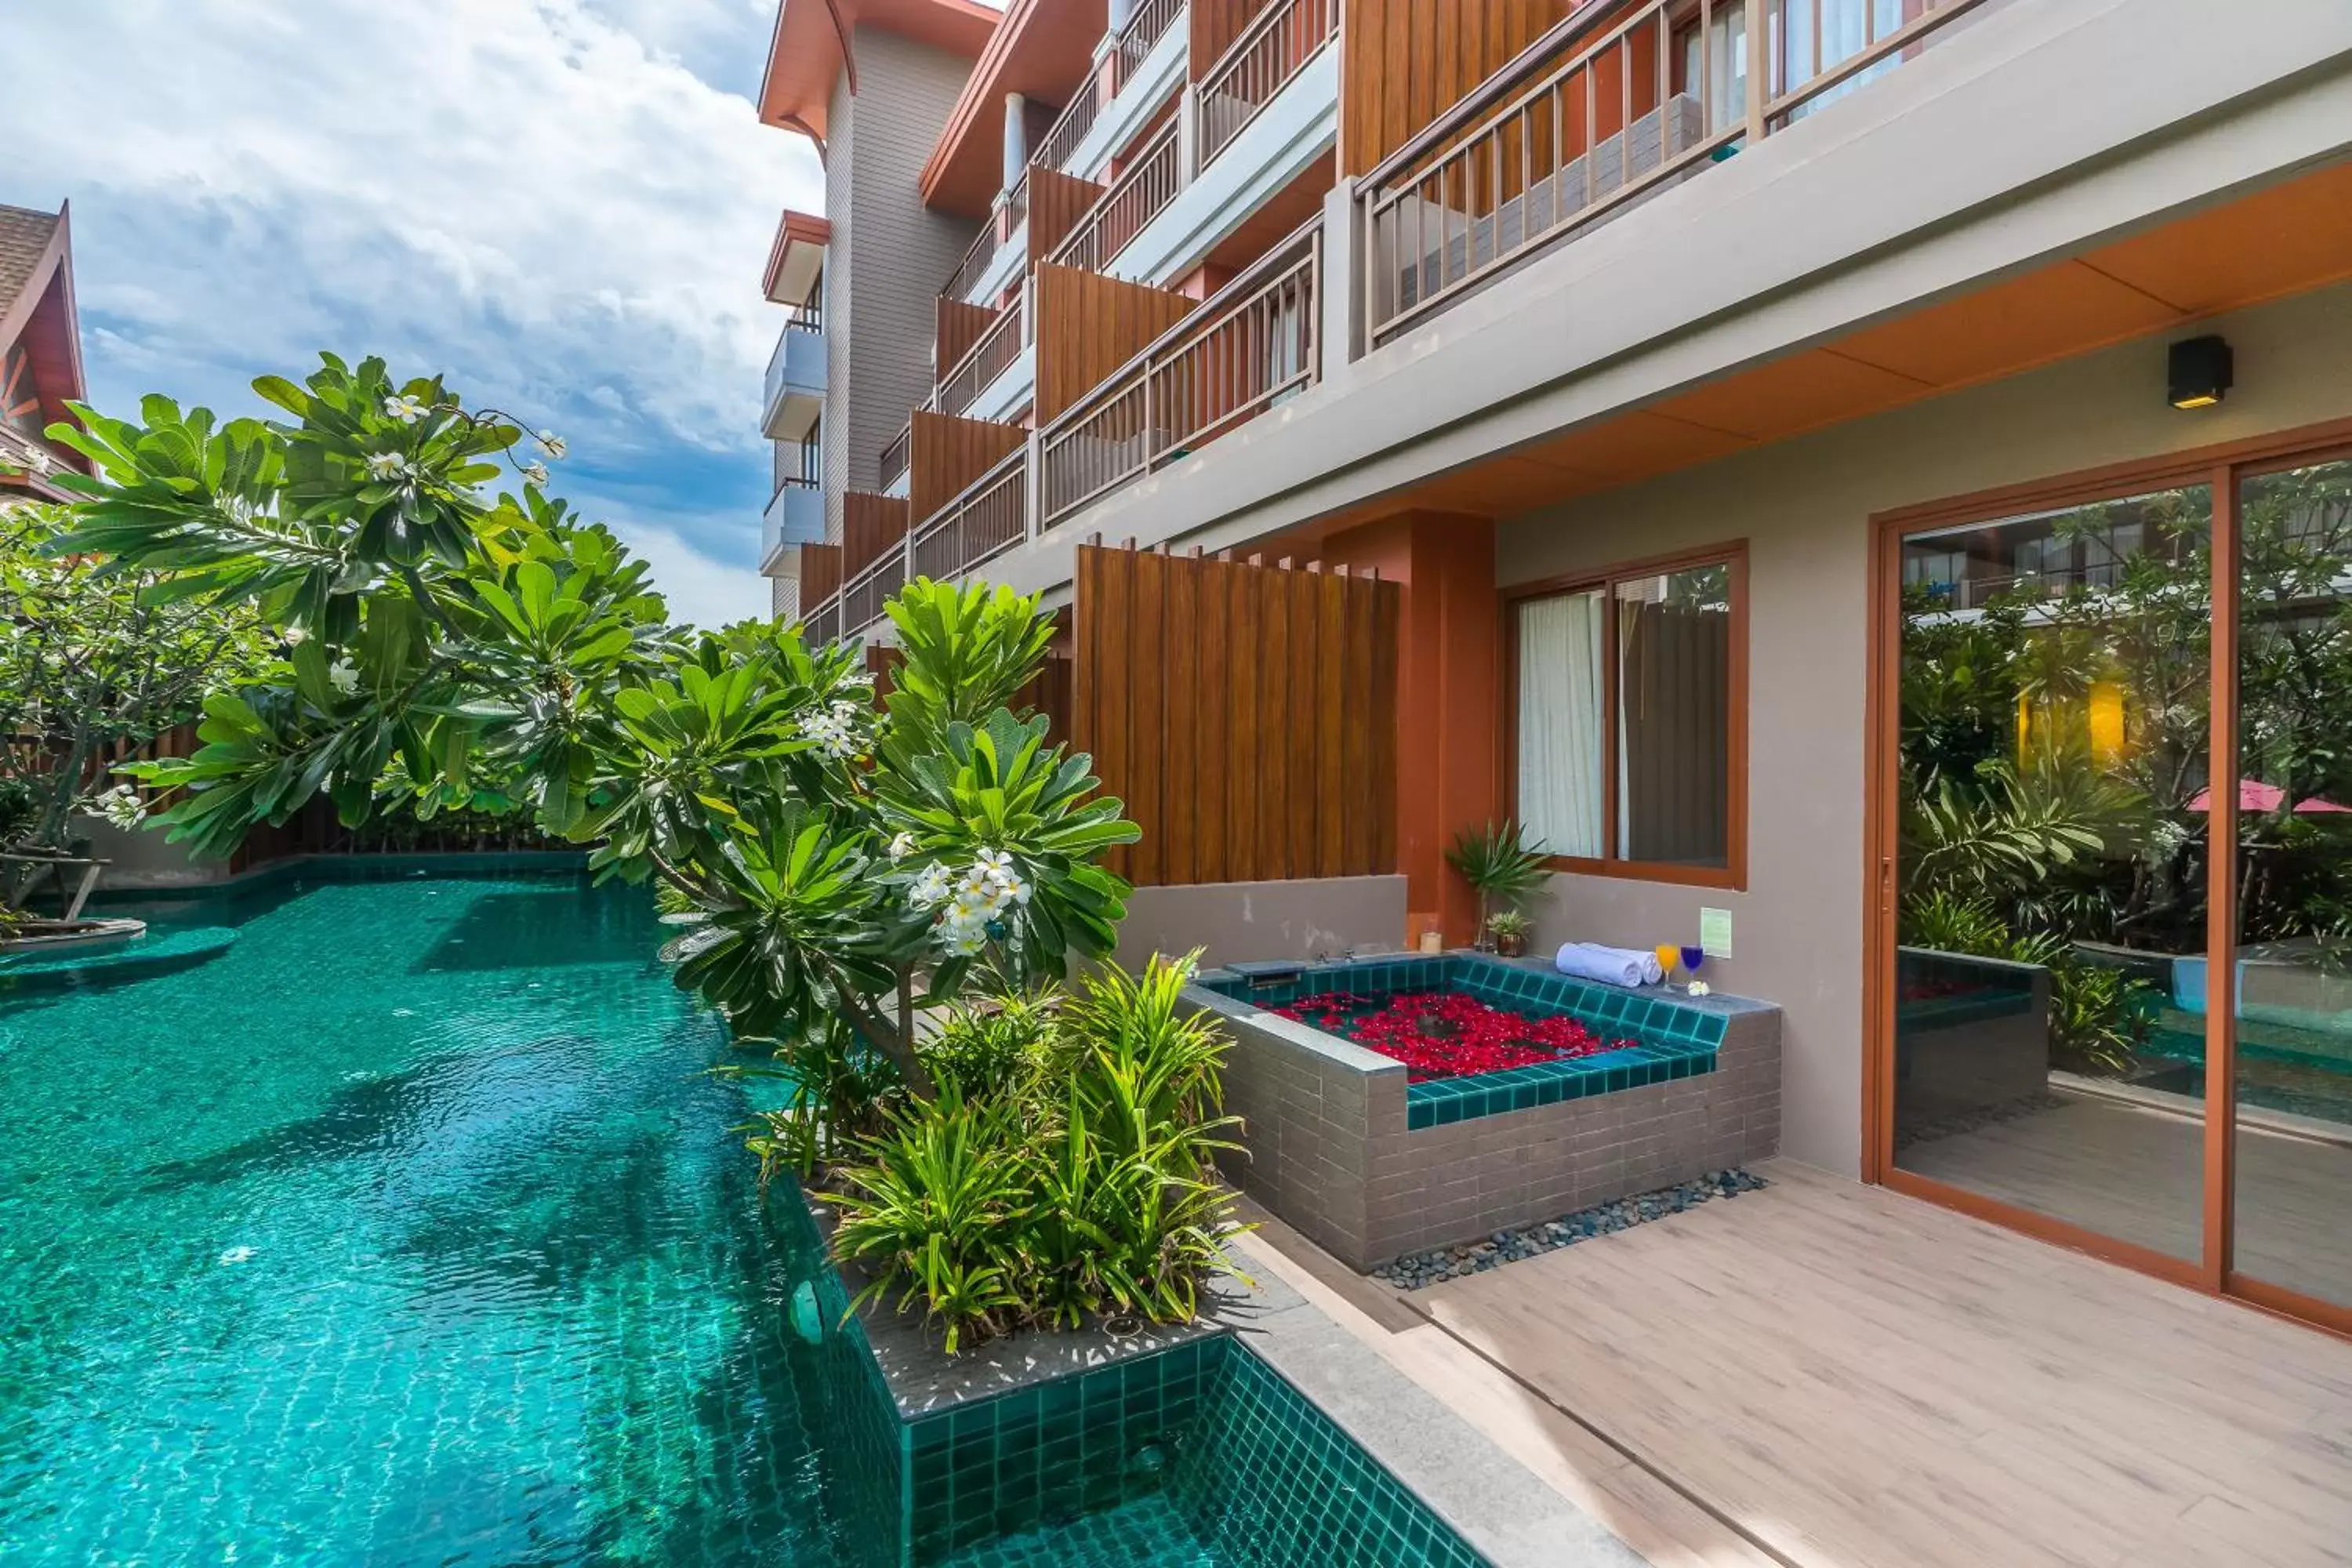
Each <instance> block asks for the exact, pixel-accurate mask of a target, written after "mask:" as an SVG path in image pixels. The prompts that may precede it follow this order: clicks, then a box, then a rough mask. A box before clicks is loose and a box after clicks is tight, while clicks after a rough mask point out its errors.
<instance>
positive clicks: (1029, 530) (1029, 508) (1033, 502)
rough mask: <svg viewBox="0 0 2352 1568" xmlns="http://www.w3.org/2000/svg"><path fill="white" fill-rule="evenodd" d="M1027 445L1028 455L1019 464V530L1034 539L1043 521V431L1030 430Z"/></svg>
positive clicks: (1043, 523)
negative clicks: (1020, 469)
mask: <svg viewBox="0 0 2352 1568" xmlns="http://www.w3.org/2000/svg"><path fill="white" fill-rule="evenodd" d="M1027 445H1028V447H1029V456H1028V458H1026V459H1025V460H1024V462H1023V463H1022V465H1021V468H1022V472H1021V532H1022V534H1023V536H1024V537H1025V538H1029V539H1034V538H1036V537H1037V535H1038V533H1039V532H1040V531H1043V529H1044V527H1045V432H1043V431H1041V430H1032V431H1030V432H1029V435H1028V437H1027Z"/></svg>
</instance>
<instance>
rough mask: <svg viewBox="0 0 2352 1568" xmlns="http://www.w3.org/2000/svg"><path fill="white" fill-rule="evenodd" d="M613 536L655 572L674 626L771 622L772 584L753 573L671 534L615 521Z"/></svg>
mask: <svg viewBox="0 0 2352 1568" xmlns="http://www.w3.org/2000/svg"><path fill="white" fill-rule="evenodd" d="M591 510H592V514H593V509H591ZM613 531H614V532H615V533H617V534H619V535H620V536H621V537H622V539H623V540H624V541H625V542H626V543H627V544H628V547H629V548H630V550H632V551H633V552H635V553H636V554H638V555H640V556H642V557H644V558H645V561H646V564H647V565H649V566H651V567H652V568H653V574H654V582H655V583H656V584H657V585H659V587H660V588H661V591H662V595H663V597H665V598H666V599H667V600H668V601H669V618H670V619H671V620H673V621H687V622H690V623H692V624H693V625H695V626H727V625H730V623H732V622H735V621H748V620H751V619H754V618H757V619H761V620H764V619H766V618H767V616H768V606H769V587H768V580H767V579H766V578H765V577H762V576H760V575H759V574H756V573H754V572H753V571H751V569H750V568H749V567H746V566H737V565H732V564H724V565H723V564H721V563H718V562H715V561H713V560H711V559H710V557H709V556H708V555H705V554H704V553H702V552H700V551H698V550H697V549H695V548H694V547H693V546H692V545H690V544H688V543H687V542H686V541H685V540H683V539H680V538H679V537H678V536H677V534H676V533H674V532H672V531H669V530H668V529H667V528H660V527H656V526H653V525H650V524H646V523H640V522H630V521H624V520H618V519H615V520H614V521H613Z"/></svg>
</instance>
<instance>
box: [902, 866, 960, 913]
mask: <svg viewBox="0 0 2352 1568" xmlns="http://www.w3.org/2000/svg"><path fill="white" fill-rule="evenodd" d="M951 891H953V889H952V888H951V887H950V885H949V881H948V868H946V867H945V866H926V867H924V868H922V869H921V870H920V871H919V872H917V873H916V874H915V880H914V884H913V885H912V886H911V887H909V888H908V889H907V897H908V899H909V900H912V901H913V902H914V905H915V907H916V908H917V909H919V910H935V909H937V908H939V907H940V905H941V904H944V903H946V902H947V901H948V895H949V894H950V892H951Z"/></svg>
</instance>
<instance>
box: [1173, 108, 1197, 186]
mask: <svg viewBox="0 0 2352 1568" xmlns="http://www.w3.org/2000/svg"><path fill="white" fill-rule="evenodd" d="M1200 174H1201V84H1200V83H1198V82H1193V81H1188V82H1186V83H1185V84H1184V93H1183V97H1182V99H1181V101H1180V102H1179V103H1178V104H1177V105H1176V188H1177V189H1178V190H1180V191H1181V190H1182V189H1183V188H1184V187H1185V186H1187V185H1189V184H1192V182H1193V181H1194V180H1195V179H1197V178H1199V177H1200Z"/></svg>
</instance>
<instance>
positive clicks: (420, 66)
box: [0, 0, 824, 626]
mask: <svg viewBox="0 0 2352 1568" xmlns="http://www.w3.org/2000/svg"><path fill="white" fill-rule="evenodd" d="M774 16H775V0H76V3H74V4H70V5H68V4H59V3H58V0H0V58H6V59H8V60H9V61H11V62H12V63H13V67H14V68H12V69H10V70H9V71H8V72H7V73H6V75H7V90H6V91H5V92H0V148H5V150H6V152H5V156H0V202H5V203H11V204H14V205H19V206H31V207H41V208H47V209H50V210H54V209H55V208H56V207H57V205H58V203H59V202H60V201H62V200H67V199H70V200H71V202H72V204H73V234H74V276H75V283H76V288H77V291H78V298H79V305H80V310H81V322H82V337H83V351H84V354H85V356H86V360H87V364H88V371H89V389H90V401H91V402H92V403H94V404H95V405H97V406H98V407H100V409H102V410H105V411H108V412H110V413H115V414H119V415H122V416H133V417H135V415H136V409H137V402H138V399H139V398H140V397H141V396H142V395H144V394H146V393H149V392H162V393H165V394H167V395H171V396H173V397H174V398H176V399H178V400H179V401H180V402H182V403H183V404H203V405H205V406H208V407H210V408H213V409H215V411H217V412H219V413H221V414H222V415H223V416H231V415H239V414H261V413H265V412H269V410H268V409H267V408H266V405H262V404H261V403H260V402H259V400H258V399H257V398H256V397H254V396H253V395H252V392H251V382H252V380H253V378H254V377H255V376H257V375H259V374H264V373H265V372H274V373H278V374H286V375H289V376H291V377H292V378H293V379H295V380H298V381H299V380H300V379H301V378H302V377H303V376H305V375H307V374H309V373H310V370H311V369H312V368H314V367H315V366H316V364H317V358H316V356H317V353H318V352H319V351H320V350H321V349H327V350H331V351H333V352H335V353H341V354H343V355H344V356H346V357H347V358H352V359H357V358H359V357H362V356H363V355H365V354H368V353H380V354H383V356H384V357H385V358H386V359H387V360H388V361H389V362H390V363H391V366H392V370H393V374H394V376H395V378H401V379H404V378H405V377H407V376H409V375H415V374H425V375H429V374H446V376H447V377H448V384H449V385H450V387H451V389H452V390H454V391H456V392H457V393H458V394H460V395H463V396H464V397H465V398H466V399H467V402H468V404H469V405H473V406H477V407H482V406H489V407H497V408H499V409H503V410H506V411H508V412H510V413H512V414H514V415H516V416H518V417H520V419H522V420H523V421H524V422H525V423H526V424H528V425H530V426H531V427H533V428H535V429H537V428H546V429H552V430H555V431H557V432H559V433H561V434H562V436H563V437H565V439H566V441H567V442H568V443H569V446H570V448H571V455H570V456H569V457H568V458H566V459H565V460H564V461H563V462H562V464H561V465H560V466H559V467H558V468H557V471H556V476H555V480H554V483H553V486H552V487H551V488H552V489H555V490H556V491H557V493H559V494H562V495H564V496H566V497H567V498H569V499H570V500H572V502H573V504H574V505H575V506H576V507H578V508H579V509H581V510H583V511H584V512H585V513H586V514H587V515H588V516H590V517H591V518H596V519H601V520H603V521H607V522H610V523H611V524H612V525H613V526H614V529H615V530H616V531H618V532H619V533H620V534H621V535H622V536H623V538H624V539H625V540H626V541H627V542H629V543H630V544H631V545H632V546H633V547H634V548H635V550H636V551H637V552H639V553H640V554H642V555H644V556H646V558H647V559H648V560H649V561H650V562H651V563H652V566H653V570H654V574H655V578H656V582H657V583H658V584H660V586H661V587H662V589H663V590H664V592H665V593H667V595H669V599H670V605H671V613H672V615H673V616H675V617H677V618H678V619H682V620H690V621H694V622H697V623H698V624H701V625H706V626H711V625H719V624H722V623H724V622H726V621H730V620H735V619H740V618H741V617H743V616H753V615H764V614H765V613H766V610H767V598H768V595H767V583H766V580H765V579H764V578H762V577H761V576H760V575H759V574H758V566H759V562H758V555H759V532H760V513H761V508H762V507H763V506H764V505H765V504H766V502H767V500H768V496H769V493H770V489H771V488H772V487H771V481H770V474H771V468H770V458H769V450H768V447H767V444H766V443H765V442H764V441H763V440H762V439H761V437H760V434H759V428H758V426H759V418H760V393H761V374H762V372H763V370H764V369H765V367H766V364H767V361H768V353H769V350H770V349H771V348H772V347H773V346H774V343H775V340H776V334H777V332H778V331H779V330H780V329H781V328H782V324H783V311H782V310H781V309H779V308H778V307H775V306H772V305H770V304H769V303H768V302H767V301H766V300H765V299H764V298H763V297H762V295H761V270H762V268H764V266H765V264H766V261H767V255H768V246H769V242H770V240H771V238H772V237H773V235H774V231H775V226H776V218H777V214H778V212H779V211H780V210H781V209H782V208H784V207H787V206H790V207H796V208H800V209H802V210H803V211H810V212H816V211H821V210H823V197H824V185H823V174H822V172H821V170H820V168H819V166H818V163H817V160H816V155H815V153H814V150H813V149H811V147H810V146H809V144H808V143H807V142H805V141H803V140H802V139H801V138H799V137H796V136H793V135H791V134H789V133H787V132H782V131H779V130H774V129H772V128H769V127H764V126H761V124H759V123H758V121H757V118H756V116H755V113H754V111H753V109H752V105H751V95H752V94H753V93H754V92H755V91H756V90H757V89H758V87H759V80H760V72H761V65H762V64H763V61H764V57H765V53H766V49H767V44H768V38H769V34H770V29H771V27H772V24H773V21H774ZM34 62H37V68H32V69H26V65H28V64H32V63H34Z"/></svg>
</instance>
